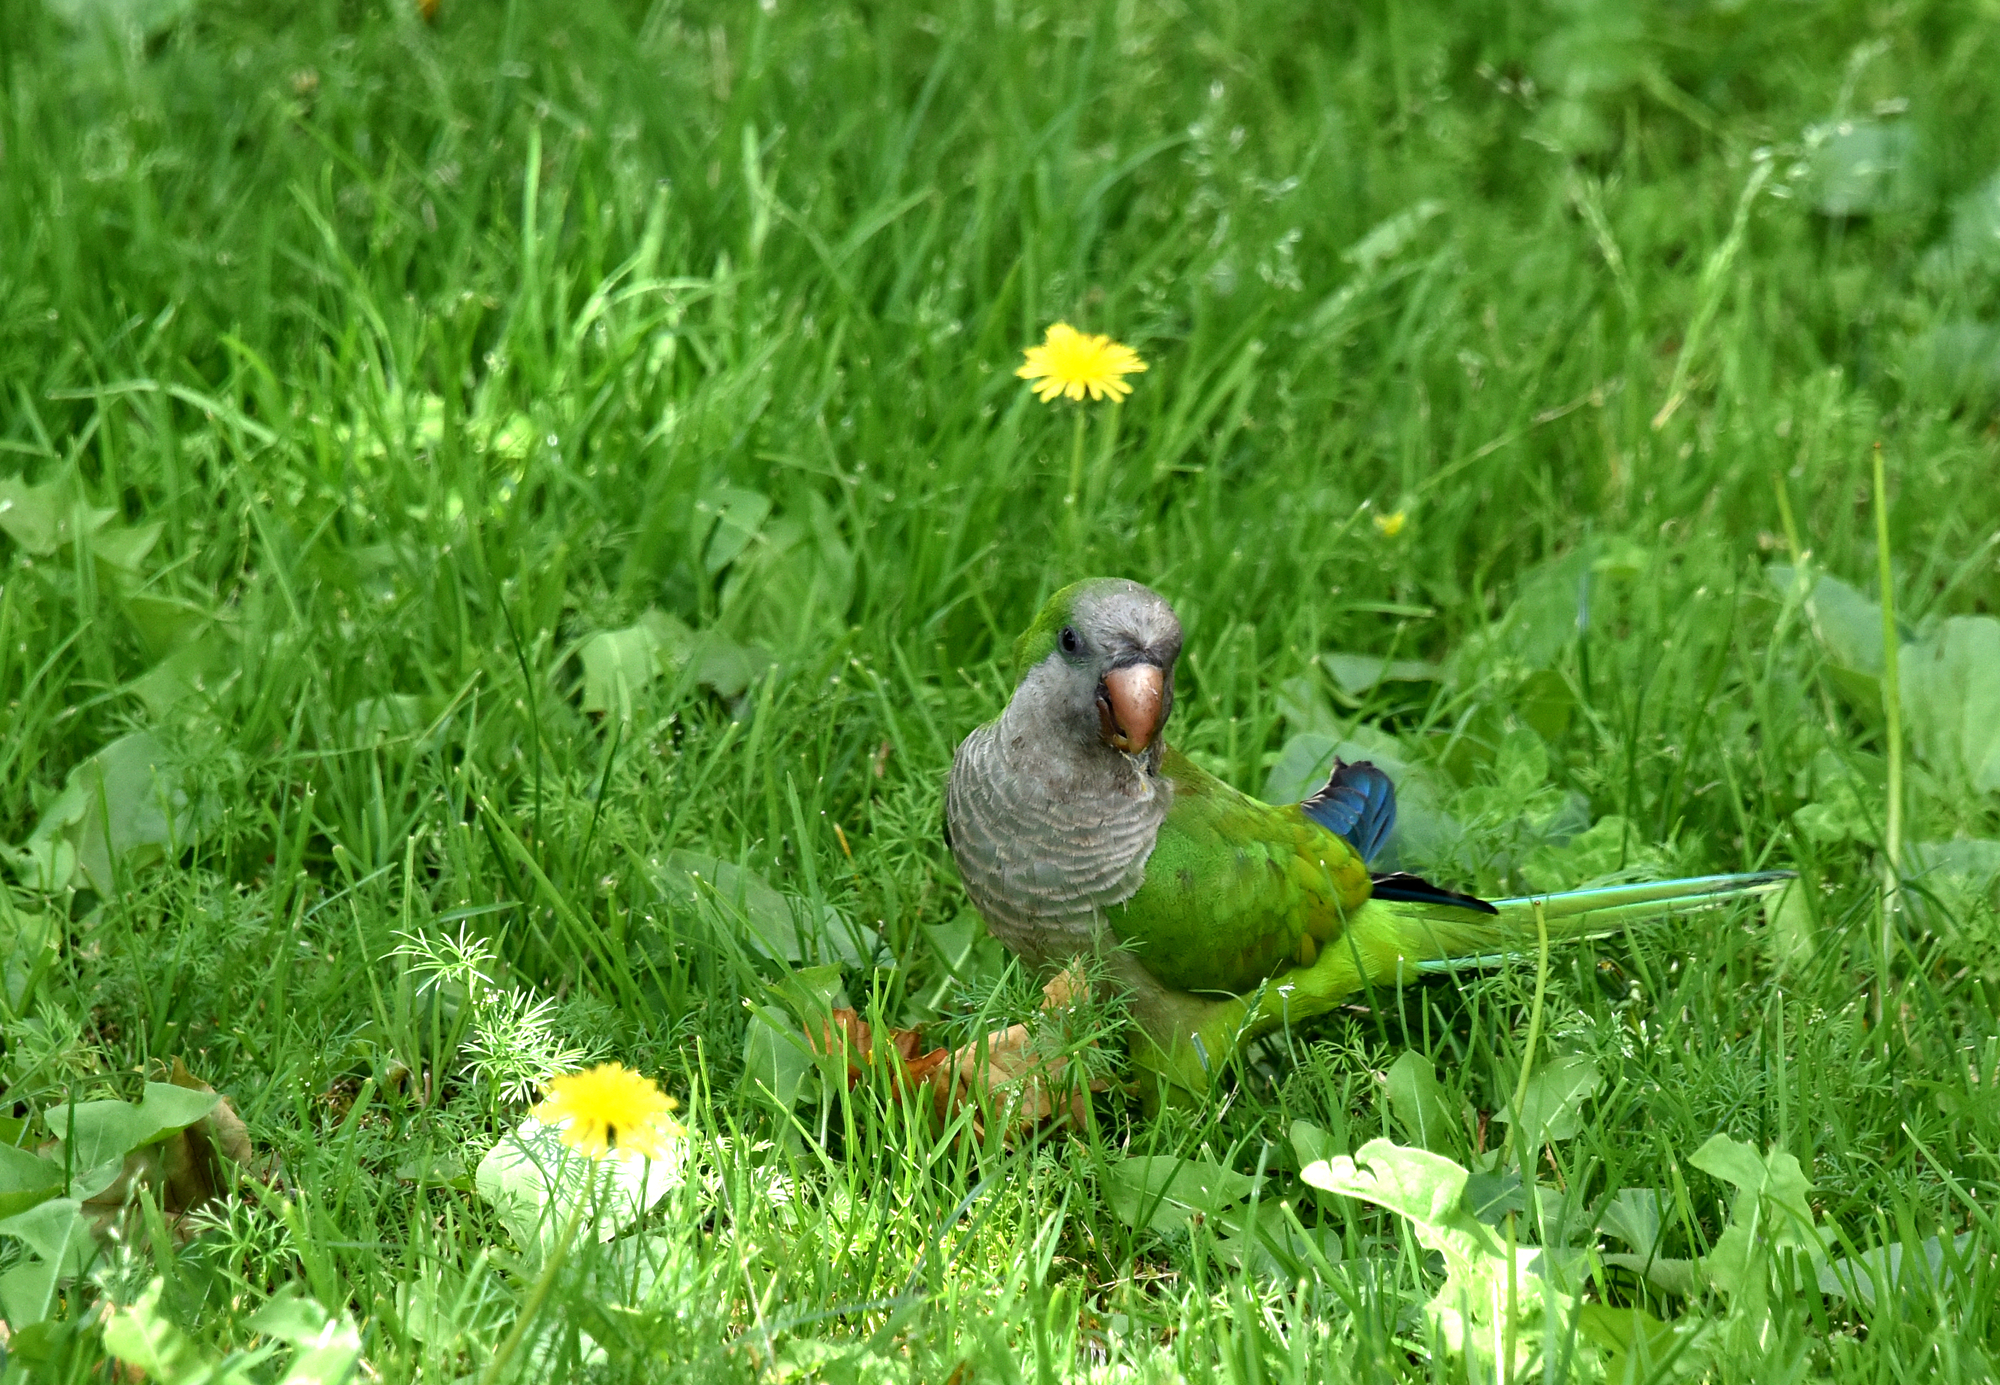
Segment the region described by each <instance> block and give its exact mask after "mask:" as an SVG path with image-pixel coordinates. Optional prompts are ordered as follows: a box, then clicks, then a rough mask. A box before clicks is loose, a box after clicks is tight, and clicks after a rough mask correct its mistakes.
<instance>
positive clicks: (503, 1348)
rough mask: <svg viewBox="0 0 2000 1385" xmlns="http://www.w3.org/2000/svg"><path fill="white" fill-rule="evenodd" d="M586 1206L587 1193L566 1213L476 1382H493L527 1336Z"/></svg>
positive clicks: (486, 1384) (566, 1257) (481, 1384)
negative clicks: (510, 1328) (511, 1327)
mask: <svg viewBox="0 0 2000 1385" xmlns="http://www.w3.org/2000/svg"><path fill="white" fill-rule="evenodd" d="M589 1208H590V1198H589V1197H587V1196H585V1197H579V1198H578V1199H577V1200H576V1207H575V1208H574V1209H573V1210H572V1211H571V1212H570V1214H569V1224H568V1225H567V1226H565V1227H563V1233H562V1239H561V1240H559V1241H557V1242H556V1243H555V1245H554V1247H553V1248H552V1249H550V1251H549V1258H548V1259H547V1260H546V1261H544V1262H543V1264H542V1272H541V1274H540V1275H538V1276H537V1277H536V1279H535V1285H534V1287H533V1288H532V1289H530V1290H528V1301H527V1302H526V1303H524V1304H522V1305H521V1316H520V1317H518V1318H516V1319H514V1330H513V1331H512V1332H509V1333H508V1334H507V1340H505V1341H504V1342H502V1343H500V1348H499V1350H497V1351H495V1352H494V1353H493V1359H492V1360H490V1361H488V1362H487V1363H486V1369H485V1370H483V1371H481V1372H480V1373H479V1385H496V1382H498V1381H499V1379H500V1376H501V1373H502V1372H503V1371H505V1370H506V1369H507V1363H508V1362H509V1361H510V1360H512V1359H513V1357H514V1353H515V1352H517V1351H519V1350H520V1349H521V1343H522V1342H524V1341H526V1340H527V1337H528V1329H529V1328H531V1327H533V1326H534V1325H535V1319H536V1317H537V1316H539V1315H540V1313H541V1311H542V1305H543V1304H544V1303H546V1302H548V1298H549V1294H550V1292H551V1291H553V1290H554V1288H555V1287H556V1276H557V1275H559V1274H561V1273H562V1267H563V1266H564V1264H566V1263H567V1262H568V1260H569V1248H570V1247H571V1246H572V1245H574V1244H575V1243H576V1233H577V1229H578V1228H579V1227H581V1226H582V1225H583V1214H584V1213H585V1212H586V1211H588V1210H589Z"/></svg>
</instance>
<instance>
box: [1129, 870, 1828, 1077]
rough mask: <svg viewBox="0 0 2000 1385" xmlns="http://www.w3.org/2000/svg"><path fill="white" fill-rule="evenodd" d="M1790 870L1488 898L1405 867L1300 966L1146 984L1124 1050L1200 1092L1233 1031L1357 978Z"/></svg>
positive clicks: (1392, 978)
mask: <svg viewBox="0 0 2000 1385" xmlns="http://www.w3.org/2000/svg"><path fill="white" fill-rule="evenodd" d="M1792 878H1793V875H1792V872H1790V871H1761V872H1758V873H1756V874H1751V875H1704V876H1700V877H1697V878H1694V879H1688V880H1657V881H1647V882H1644V883H1639V884H1629V885H1606V886H1603V887H1601V888H1598V889H1591V890H1569V891H1565V892H1563V893H1560V894H1546V895H1524V896H1522V897H1520V898H1517V899H1501V900H1495V901H1494V902H1493V903H1491V904H1487V903H1484V902H1482V901H1479V900H1475V899H1470V898H1468V897H1466V896H1463V895H1456V896H1455V895H1452V894H1450V893H1448V892H1446V891H1443V890H1438V889H1436V888H1435V887H1432V886H1424V885H1423V882H1421V881H1415V880H1410V879H1409V878H1408V877H1403V878H1401V879H1400V880H1398V881H1397V882H1395V883H1393V884H1392V883H1390V882H1386V881H1385V882H1384V884H1385V885H1388V886H1389V888H1387V889H1385V890H1383V891H1381V892H1378V894H1377V896H1376V897H1375V898H1373V899H1371V900H1369V901H1368V902H1367V903H1366V904H1364V905H1362V907H1361V908H1360V909H1358V910H1356V911H1355V913H1354V914H1353V915H1352V916H1351V917H1350V918H1349V919H1348V921H1347V926H1346V927H1345V928H1344V929H1343V930H1342V933H1341V936H1339V937H1338V938H1335V939H1333V940H1332V941H1330V942H1328V943H1326V944H1325V945H1324V946H1323V947H1322V948H1321V949H1320V952H1319V955H1318V956H1317V958H1315V959H1314V961H1313V962H1312V963H1311V965H1309V966H1302V967H1294V968H1292V969H1291V970H1289V971H1285V972H1281V973H1280V974H1279V975H1277V976H1275V977H1273V978H1272V979H1271V980H1270V981H1268V982H1266V983H1265V984H1264V985H1263V986H1262V987H1261V988H1260V989H1259V990H1258V992H1257V993H1256V994H1255V995H1249V996H1240V997H1239V996H1230V997H1213V998H1211V997H1205V996H1192V995H1186V994H1184V993H1183V994H1154V995H1152V996H1150V997H1147V998H1146V999H1145V1003H1144V1005H1143V1006H1137V1005H1135V1010H1134V1018H1135V1019H1136V1020H1138V1021H1139V1026H1140V1028H1141V1030H1142V1031H1143V1032H1144V1033H1145V1034H1146V1035H1147V1036H1148V1038H1149V1040H1150V1042H1148V1043H1136V1044H1135V1045H1134V1046H1133V1054H1134V1057H1135V1058H1137V1059H1138V1061H1139V1062H1140V1064H1141V1066H1143V1067H1146V1068H1149V1069H1152V1070H1153V1071H1154V1072H1155V1073H1157V1074H1158V1075H1159V1076H1160V1077H1161V1078H1163V1079H1165V1080H1166V1081H1168V1082H1170V1083H1173V1084H1175V1085H1179V1086H1183V1087H1187V1088H1190V1089H1192V1090H1194V1091H1205V1090H1206V1089H1207V1086H1208V1082H1209V1079H1210V1076H1211V1075H1212V1074H1213V1073H1214V1071H1215V1070H1216V1065H1217V1063H1218V1062H1219V1061H1221V1059H1222V1058H1224V1057H1225V1056H1226V1055H1227V1054H1228V1053H1230V1052H1231V1051H1232V1050H1233V1049H1234V1048H1235V1047H1236V1046H1237V1045H1238V1044H1240V1043H1242V1042H1243V1041H1244V1040H1246V1039H1250V1038H1254V1037H1256V1036H1257V1035H1259V1034H1266V1033H1269V1032H1270V1031H1272V1030H1274V1029H1277V1028H1279V1027H1281V1026H1283V1025H1285V1024H1289V1023H1294V1022H1296V1021H1299V1020H1303V1019H1308V1018H1310V1017H1312V1016H1314V1015H1318V1014H1324V1013H1325V1012H1326V1011H1328V1010H1331V1009H1333V1008H1334V1007H1335V1006H1337V1005H1339V1004H1340V1003H1341V1002H1343V1001H1345V1000H1346V999H1347V998H1348V997H1349V996H1352V995H1353V994H1355V993H1356V992H1357V991H1360V990H1362V989H1364V988H1366V987H1368V986H1381V985H1395V984H1398V983H1400V982H1403V981H1410V980H1415V979H1416V978H1417V977H1419V976H1422V975H1425V974H1427V973H1432V972H1444V971H1462V970H1466V969H1469V968H1477V967H1490V966H1495V965H1498V964H1499V963H1501V962H1503V961H1505V960H1507V959H1508V958H1510V957H1518V956H1521V955H1523V954H1524V953H1525V954H1532V953H1533V952H1535V951H1536V949H1537V947H1538V945H1539V944H1538V940H1539V936H1540V931H1539V930H1540V928H1541V927H1542V926H1544V925H1545V926H1546V927H1547V929H1548V936H1549V941H1550V942H1552V943H1554V942H1569V941H1575V940H1577V939H1582V938H1596V937H1603V936H1605V935H1606V934H1611V933H1618V932H1622V931H1624V930H1625V929H1626V928H1628V927H1631V926H1632V925H1634V924H1639V923H1647V922H1652V921H1655V920H1659V919H1666V918H1671V917H1674V916H1677V915H1681V914H1689V913H1696V912H1699V911H1701V910H1706V909H1715V908H1720V907H1723V906H1725V905H1728V904H1731V903H1735V902H1737V901H1740V900H1747V899H1755V898H1757V897H1759V896H1761V895H1767V894H1770V893H1771V892H1772V891H1774V890H1778V889H1782V888H1783V887H1784V885H1785V883H1786V882H1787V881H1789V880H1791V879H1792ZM1538 914H1539V919H1538V918H1537V915H1538ZM1155 991H1156V992H1157V986H1156V987H1155Z"/></svg>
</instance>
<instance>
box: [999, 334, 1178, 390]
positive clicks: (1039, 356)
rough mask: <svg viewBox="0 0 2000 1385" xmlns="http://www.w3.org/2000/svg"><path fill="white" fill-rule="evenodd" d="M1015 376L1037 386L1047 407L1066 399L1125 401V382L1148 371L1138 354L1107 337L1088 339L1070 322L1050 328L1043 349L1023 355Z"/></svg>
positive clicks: (1036, 347) (1041, 346)
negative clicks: (1129, 376) (1085, 397)
mask: <svg viewBox="0 0 2000 1385" xmlns="http://www.w3.org/2000/svg"><path fill="white" fill-rule="evenodd" d="M1021 355H1022V362H1021V365H1020V367H1019V368H1018V369H1017V370H1015V372H1014V374H1015V375H1017V376H1019V377H1020V378H1021V379H1023V380H1031V381H1033V382H1034V385H1033V389H1034V393H1035V397H1036V398H1037V399H1039V400H1041V401H1042V402H1043V403H1044V404H1047V403H1052V402H1054V400H1055V399H1056V398H1057V397H1058V396H1061V397H1062V398H1065V399H1082V398H1083V397H1084V396H1085V395H1086V394H1087V395H1089V397H1090V398H1092V399H1104V398H1107V397H1108V398H1110V399H1114V400H1122V399H1123V398H1125V396H1126V395H1128V394H1130V393H1131V392H1132V386H1131V385H1130V384H1128V383H1127V382H1126V380H1125V377H1126V376H1127V375H1137V374H1139V373H1140V372H1141V371H1143V370H1145V369H1146V363H1145V362H1144V361H1142V360H1140V359H1139V353H1138V352H1136V351H1134V350H1133V349H1132V348H1131V347H1129V346H1126V345H1123V344H1122V343H1120V342H1115V341H1113V340H1111V338H1109V337H1105V336H1086V335H1085V334H1084V333H1082V332H1079V331H1077V330H1076V329H1075V328H1074V327H1072V326H1070V325H1069V324H1068V323H1067V322H1056V323H1051V324H1050V325H1049V330H1048V332H1047V334H1046V335H1045V336H1044V337H1043V339H1042V344H1041V345H1040V346H1030V347H1028V348H1026V349H1025V350H1024V351H1022V353H1021Z"/></svg>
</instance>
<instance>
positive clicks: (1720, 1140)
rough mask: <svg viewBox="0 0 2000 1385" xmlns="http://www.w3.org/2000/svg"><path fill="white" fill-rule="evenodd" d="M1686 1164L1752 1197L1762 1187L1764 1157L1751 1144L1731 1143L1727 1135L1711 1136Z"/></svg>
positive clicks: (1689, 1157) (1739, 1141) (1736, 1141)
mask: <svg viewBox="0 0 2000 1385" xmlns="http://www.w3.org/2000/svg"><path fill="white" fill-rule="evenodd" d="M1688 1162H1689V1163H1690V1164H1693V1165H1694V1166H1695V1167H1696V1168H1698V1169H1700V1170H1701V1171H1702V1172H1703V1173H1707V1174H1712V1175H1714V1176H1715V1177H1717V1178H1719V1179H1721V1180H1722V1181H1723V1182H1725V1183H1729V1184H1733V1185H1734V1186H1735V1187H1737V1188H1740V1189H1742V1190H1743V1191H1744V1192H1747V1193H1750V1194H1752V1195H1755V1194H1756V1193H1757V1192H1759V1191H1760V1190H1761V1189H1762V1188H1763V1186H1764V1156H1763V1155H1761V1154H1759V1153H1758V1152H1757V1147H1756V1146H1755V1145H1746V1144H1744V1143H1743V1141H1741V1140H1732V1139H1731V1138H1730V1137H1729V1136H1727V1135H1720V1134H1718V1135H1711V1136H1709V1137H1708V1139H1707V1140H1706V1141H1704V1142H1703V1144H1702V1146H1701V1148H1700V1149H1697V1150H1696V1151H1695V1152H1694V1153H1693V1154H1690V1155H1689V1156H1688Z"/></svg>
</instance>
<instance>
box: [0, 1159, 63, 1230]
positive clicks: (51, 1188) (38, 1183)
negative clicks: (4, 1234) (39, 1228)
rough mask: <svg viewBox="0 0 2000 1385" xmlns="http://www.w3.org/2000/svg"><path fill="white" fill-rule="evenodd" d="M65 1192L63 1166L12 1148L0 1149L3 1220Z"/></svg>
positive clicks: (0, 1192) (0, 1191) (0, 1188)
mask: <svg viewBox="0 0 2000 1385" xmlns="http://www.w3.org/2000/svg"><path fill="white" fill-rule="evenodd" d="M62 1190H63V1171H62V1165H60V1164H55V1163H51V1162H50V1161H49V1160H47V1159H44V1158H42V1157H41V1156H40V1155H37V1154H34V1153H31V1152H30V1151H28V1150H25V1149H16V1148H15V1147H14V1146H13V1145H0V1217H11V1216H13V1215H14V1214H15V1213H17V1212H25V1211H27V1210H28V1209H29V1208H30V1207H33V1206H35V1205H36V1204H37V1203H42V1202H47V1201H48V1200H49V1199H50V1198H52V1197H54V1196H55V1195H56V1194H58V1193H60V1192H61V1191H62Z"/></svg>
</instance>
